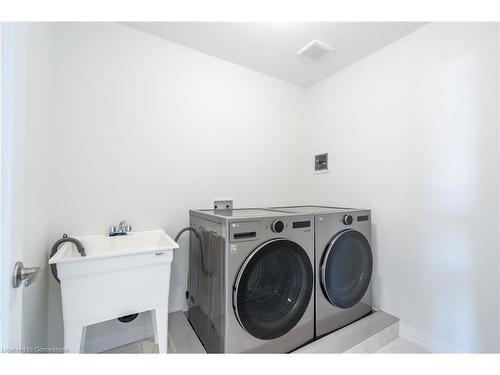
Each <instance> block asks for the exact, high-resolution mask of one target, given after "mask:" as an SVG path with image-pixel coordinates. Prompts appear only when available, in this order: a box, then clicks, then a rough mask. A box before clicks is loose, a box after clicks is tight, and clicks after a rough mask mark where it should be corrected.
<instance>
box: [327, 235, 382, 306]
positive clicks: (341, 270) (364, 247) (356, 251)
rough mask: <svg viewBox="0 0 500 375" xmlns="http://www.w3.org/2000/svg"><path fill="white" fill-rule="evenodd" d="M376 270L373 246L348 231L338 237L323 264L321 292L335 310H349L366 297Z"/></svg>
mask: <svg viewBox="0 0 500 375" xmlns="http://www.w3.org/2000/svg"><path fill="white" fill-rule="evenodd" d="M372 269H373V257H372V250H371V247H370V243H369V242H368V240H367V239H366V237H365V236H363V235H362V234H361V233H360V232H358V231H355V230H352V229H349V230H346V231H343V232H340V233H338V234H337V235H336V236H335V237H334V238H333V239H332V241H330V243H329V245H328V247H327V248H326V250H325V253H324V256H323V258H322V261H321V268H320V275H321V280H320V281H321V288H322V289H323V293H324V295H325V297H326V298H327V299H328V301H330V303H331V304H332V305H334V306H337V307H340V308H344V309H347V308H349V307H352V306H354V305H355V304H357V303H358V302H359V301H360V300H361V299H362V298H363V296H364V294H365V292H366V290H367V288H368V286H369V285H370V279H371V276H372Z"/></svg>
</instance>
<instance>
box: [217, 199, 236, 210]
mask: <svg viewBox="0 0 500 375" xmlns="http://www.w3.org/2000/svg"><path fill="white" fill-rule="evenodd" d="M233 200H234V199H233V197H215V198H212V207H213V209H214V210H232V209H233Z"/></svg>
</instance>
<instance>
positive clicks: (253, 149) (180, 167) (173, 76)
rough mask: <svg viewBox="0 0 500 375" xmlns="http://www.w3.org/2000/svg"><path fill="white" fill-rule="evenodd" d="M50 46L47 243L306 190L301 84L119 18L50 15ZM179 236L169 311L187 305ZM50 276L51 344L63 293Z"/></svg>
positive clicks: (271, 201) (172, 227)
mask: <svg viewBox="0 0 500 375" xmlns="http://www.w3.org/2000/svg"><path fill="white" fill-rule="evenodd" d="M54 48H55V50H54V58H55V61H54V71H55V81H54V83H55V84H54V103H55V105H54V112H53V114H54V121H53V122H52V123H51V124H50V126H48V127H47V128H46V132H47V133H46V134H47V136H48V137H49V138H50V142H49V145H50V149H49V150H47V152H48V153H49V154H50V158H51V160H52V163H53V164H52V171H51V174H50V177H51V186H50V188H51V196H52V198H51V202H50V203H51V216H52V219H53V228H52V229H53V232H54V233H55V235H54V237H53V238H51V241H55V240H56V238H57V236H60V235H61V234H63V233H69V234H71V235H82V234H90V233H103V232H106V231H107V229H108V227H109V225H111V224H114V223H117V222H118V221H119V220H121V219H126V220H128V221H129V223H130V224H131V225H132V227H133V229H134V230H143V229H148V228H165V229H166V231H167V232H168V233H169V234H170V235H171V236H174V235H175V234H176V233H177V231H178V230H179V229H180V228H181V227H183V226H185V225H187V224H188V210H189V209H190V208H202V207H208V206H209V204H210V198H211V197H213V196H233V197H234V198H235V203H236V205H237V206H240V207H241V206H265V205H275V204H292V203H295V202H296V201H297V196H298V195H299V194H301V193H302V191H303V185H302V184H301V179H300V178H299V177H300V175H301V173H302V171H303V168H304V167H303V162H302V160H301V156H302V155H300V154H299V153H298V152H297V150H298V149H299V148H300V147H301V138H302V137H301V135H302V120H303V105H304V92H303V90H302V89H301V88H299V87H297V86H294V85H291V84H288V83H285V82H283V81H280V80H277V79H274V78H271V77H269V76H265V75H263V74H260V73H256V72H253V71H250V70H248V69H245V68H242V67H239V66H237V65H234V64H231V63H228V62H224V61H221V60H219V59H216V58H213V57H210V56H207V55H204V54H201V53H198V52H196V51H194V50H190V49H188V48H185V47H182V46H179V45H175V44H172V43H169V42H166V41H165V40H162V39H159V38H156V37H153V36H150V35H148V34H144V33H141V32H138V31H136V30H133V29H130V28H128V27H126V26H123V25H118V24H109V23H107V24H102V23H101V24H97V23H95V24H85V23H83V24H82V23H79V24H57V25H56V26H55V47H54ZM33 188H35V187H34V186H33ZM180 245H181V249H180V250H178V251H177V253H176V254H175V258H174V264H173V270H172V286H171V299H170V304H171V305H170V309H171V310H172V311H174V310H179V309H181V308H183V307H184V306H185V305H184V304H185V297H184V292H185V290H186V284H187V280H186V275H187V247H186V245H187V236H186V237H182V240H181V241H180ZM50 286H51V288H50V294H51V296H50V316H49V341H50V343H51V345H57V344H60V343H61V342H62V326H61V312H60V301H59V299H60V296H59V288H58V286H57V285H56V284H55V283H54V282H53V280H52V278H51V279H50ZM113 324H116V323H113ZM99 332H102V327H101V328H100V329H99ZM99 332H93V331H90V332H89V339H90V340H92V339H95V337H94V336H95V335H98V334H99Z"/></svg>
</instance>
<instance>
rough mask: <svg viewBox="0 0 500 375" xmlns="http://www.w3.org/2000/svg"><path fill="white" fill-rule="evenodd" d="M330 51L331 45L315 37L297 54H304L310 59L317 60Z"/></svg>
mask: <svg viewBox="0 0 500 375" xmlns="http://www.w3.org/2000/svg"><path fill="white" fill-rule="evenodd" d="M330 52H332V47H330V46H329V45H328V44H326V43H323V42H320V41H319V40H316V39H315V40H313V41H312V42H311V43H309V44H308V45H306V46H305V47H304V48H301V49H300V50H299V51H298V52H297V55H300V56H304V57H305V58H307V59H309V60H312V61H317V60H319V59H321V58H322V57H323V56H325V55H327V54H329V53H330Z"/></svg>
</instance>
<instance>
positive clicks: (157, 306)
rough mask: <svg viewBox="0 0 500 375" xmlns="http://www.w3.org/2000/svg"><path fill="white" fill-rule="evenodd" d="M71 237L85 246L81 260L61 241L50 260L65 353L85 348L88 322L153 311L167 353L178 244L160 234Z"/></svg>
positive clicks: (162, 348)
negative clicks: (59, 303) (58, 289)
mask: <svg viewBox="0 0 500 375" xmlns="http://www.w3.org/2000/svg"><path fill="white" fill-rule="evenodd" d="M75 238H77V239H78V240H79V241H80V242H81V243H82V245H83V246H84V247H85V252H86V254H87V255H86V256H85V257H82V256H81V255H80V254H79V253H78V251H77V249H76V247H75V245H73V244H72V243H64V244H63V245H61V247H60V248H59V251H58V252H57V253H56V254H54V256H52V258H50V260H49V264H56V267H57V273H58V277H59V279H60V280H61V297H62V308H63V320H64V348H65V349H66V351H67V352H70V353H78V352H81V351H82V350H83V342H84V341H85V328H86V327H87V326H89V325H91V324H95V323H99V322H102V321H105V320H110V319H114V318H118V317H120V316H124V315H129V314H135V313H139V312H144V311H151V313H152V318H153V327H154V331H155V341H156V342H157V343H158V346H159V351H160V353H166V351H167V331H168V294H169V289H170V266H171V263H172V260H173V250H174V249H176V248H178V247H179V245H178V244H177V243H175V242H174V241H173V240H172V239H171V238H170V237H169V236H168V235H167V234H166V233H165V231H163V230H152V231H144V232H134V233H131V234H127V235H124V236H115V237H109V236H107V235H92V236H76V237H75Z"/></svg>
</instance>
